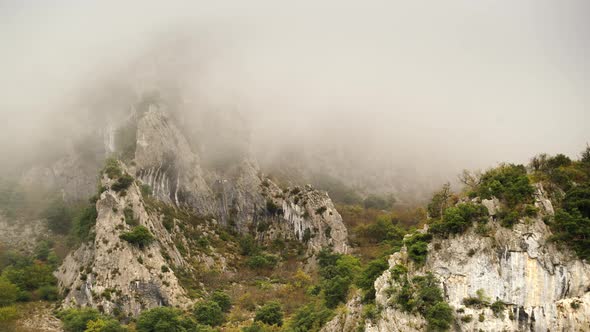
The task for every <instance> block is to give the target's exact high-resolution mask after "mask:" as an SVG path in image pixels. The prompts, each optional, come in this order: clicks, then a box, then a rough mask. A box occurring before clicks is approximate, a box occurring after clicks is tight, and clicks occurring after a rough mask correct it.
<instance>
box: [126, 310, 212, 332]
mask: <svg viewBox="0 0 590 332" xmlns="http://www.w3.org/2000/svg"><path fill="white" fill-rule="evenodd" d="M206 331H212V330H211V329H210V328H208V327H205V326H202V325H200V324H198V323H197V322H195V320H193V319H192V318H190V317H187V316H185V315H184V314H183V313H182V311H180V310H179V309H176V308H170V307H159V308H154V309H150V310H147V311H144V312H142V313H141V315H140V316H139V318H138V319H137V332H206Z"/></svg>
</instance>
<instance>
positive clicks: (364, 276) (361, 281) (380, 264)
mask: <svg viewBox="0 0 590 332" xmlns="http://www.w3.org/2000/svg"><path fill="white" fill-rule="evenodd" d="M388 268H389V263H388V262H387V258H386V257H382V258H378V259H375V260H372V261H370V262H369V264H367V266H366V267H365V268H364V269H363V270H362V272H361V273H360V275H359V277H358V278H357V280H356V285H357V286H359V287H360V288H361V289H363V290H364V291H365V292H369V291H372V290H373V289H374V287H375V280H377V278H378V277H379V276H381V275H382V274H383V271H385V270H387V269H388Z"/></svg>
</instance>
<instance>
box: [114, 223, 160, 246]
mask: <svg viewBox="0 0 590 332" xmlns="http://www.w3.org/2000/svg"><path fill="white" fill-rule="evenodd" d="M119 237H120V238H121V239H122V240H125V241H127V242H129V243H131V244H133V245H136V246H138V247H140V248H143V247H144V246H146V245H148V244H150V243H152V242H153V241H154V236H153V235H152V233H150V231H149V230H148V229H147V228H146V227H144V226H137V227H135V228H133V230H132V231H130V232H126V233H123V234H121V235H119Z"/></svg>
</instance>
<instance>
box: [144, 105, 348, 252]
mask: <svg viewBox="0 0 590 332" xmlns="http://www.w3.org/2000/svg"><path fill="white" fill-rule="evenodd" d="M134 162H135V168H134V172H135V174H136V176H137V178H138V179H140V180H141V181H142V182H144V183H146V184H148V185H150V186H151V187H152V190H153V192H154V195H155V196H156V197H158V198H159V199H160V200H162V201H163V202H166V203H170V204H174V205H176V206H179V207H189V208H191V209H193V210H194V211H195V212H197V213H199V214H201V215H205V216H207V215H209V216H214V217H215V218H217V219H218V220H220V222H221V223H222V224H223V225H225V226H228V227H234V228H236V229H237V230H238V231H239V232H241V233H244V232H247V231H248V230H250V229H255V230H257V231H261V232H258V233H260V234H258V237H259V239H261V240H266V239H268V240H272V239H275V238H278V237H281V238H286V239H297V240H299V241H302V242H305V243H306V244H307V245H308V252H310V253H313V252H317V251H318V250H319V249H321V248H322V247H327V246H331V247H333V248H334V250H335V251H338V252H345V251H346V250H347V231H346V228H345V226H344V224H343V223H342V217H341V216H340V215H339V214H338V212H337V211H336V209H335V208H334V205H333V203H332V201H331V200H330V198H329V197H328V195H327V194H326V193H321V192H318V191H315V190H313V189H312V188H311V187H305V188H304V189H300V188H297V189H295V188H293V189H285V190H282V189H281V188H279V187H278V186H276V185H275V184H274V183H273V182H272V181H270V180H269V179H263V177H262V175H261V171H260V169H259V167H258V165H257V163H256V162H255V161H254V160H251V159H250V158H247V157H246V158H245V159H244V160H242V161H241V162H238V163H236V164H234V165H230V166H228V167H225V168H224V169H223V170H218V169H202V168H201V161H200V160H199V157H198V156H197V154H196V153H195V152H194V151H193V150H192V149H191V147H190V146H189V144H188V142H187V140H186V138H185V137H184V136H183V134H182V132H181V131H180V130H179V128H178V127H177V126H176V125H175V124H174V121H173V119H171V118H170V117H169V116H168V113H167V112H166V111H165V110H163V109H160V108H159V107H157V106H155V105H152V106H150V109H149V110H148V111H147V112H146V113H145V114H143V115H142V116H141V117H140V119H138V126H137V150H136V152H135V160H134ZM275 206H276V208H274V207H275ZM269 208H270V210H272V211H269ZM259 226H260V227H259ZM266 230H269V231H268V232H267V231H266Z"/></svg>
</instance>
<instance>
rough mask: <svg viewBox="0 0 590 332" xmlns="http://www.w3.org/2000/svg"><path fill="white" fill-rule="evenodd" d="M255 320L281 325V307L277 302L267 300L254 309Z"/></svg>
mask: <svg viewBox="0 0 590 332" xmlns="http://www.w3.org/2000/svg"><path fill="white" fill-rule="evenodd" d="M254 321H255V322H262V323H265V324H268V325H277V326H283V309H282V307H281V304H280V303H279V302H269V303H267V304H265V305H264V306H262V307H260V308H258V310H256V317H254Z"/></svg>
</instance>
